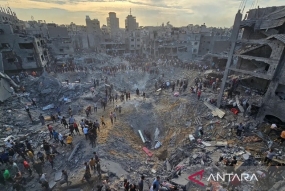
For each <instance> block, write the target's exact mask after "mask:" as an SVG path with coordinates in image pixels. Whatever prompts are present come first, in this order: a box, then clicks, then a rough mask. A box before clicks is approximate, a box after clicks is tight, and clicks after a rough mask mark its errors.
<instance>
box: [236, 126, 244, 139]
mask: <svg viewBox="0 0 285 191" xmlns="http://www.w3.org/2000/svg"><path fill="white" fill-rule="evenodd" d="M243 130H244V126H243V124H242V123H240V124H239V125H238V126H237V136H239V137H240V136H241V132H242V131H243Z"/></svg>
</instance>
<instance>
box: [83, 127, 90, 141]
mask: <svg viewBox="0 0 285 191" xmlns="http://www.w3.org/2000/svg"><path fill="white" fill-rule="evenodd" d="M88 130H89V129H88V127H87V126H84V128H83V133H84V135H85V139H86V140H88Z"/></svg>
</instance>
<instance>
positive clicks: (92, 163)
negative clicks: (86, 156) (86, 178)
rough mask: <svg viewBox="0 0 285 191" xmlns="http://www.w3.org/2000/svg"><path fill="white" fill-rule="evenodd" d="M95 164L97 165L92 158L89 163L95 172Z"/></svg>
mask: <svg viewBox="0 0 285 191" xmlns="http://www.w3.org/2000/svg"><path fill="white" fill-rule="evenodd" d="M95 163H96V161H95V160H94V158H91V159H90V161H89V165H90V168H91V169H92V170H94V172H95V170H96V169H95Z"/></svg>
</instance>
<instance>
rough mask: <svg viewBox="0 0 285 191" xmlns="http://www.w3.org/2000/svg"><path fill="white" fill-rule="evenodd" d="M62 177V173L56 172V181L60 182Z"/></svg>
mask: <svg viewBox="0 0 285 191" xmlns="http://www.w3.org/2000/svg"><path fill="white" fill-rule="evenodd" d="M61 176H62V172H61V171H59V172H56V173H55V175H54V181H56V182H57V181H59V180H60V179H61Z"/></svg>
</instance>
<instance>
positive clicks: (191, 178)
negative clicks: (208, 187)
mask: <svg viewBox="0 0 285 191" xmlns="http://www.w3.org/2000/svg"><path fill="white" fill-rule="evenodd" d="M203 174H204V170H200V171H198V172H195V173H194V174H192V175H190V176H188V179H189V180H190V181H192V182H195V183H196V184H199V185H201V186H205V184H204V183H203V182H200V181H199V180H197V179H196V178H195V177H196V176H200V180H202V178H203Z"/></svg>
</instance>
